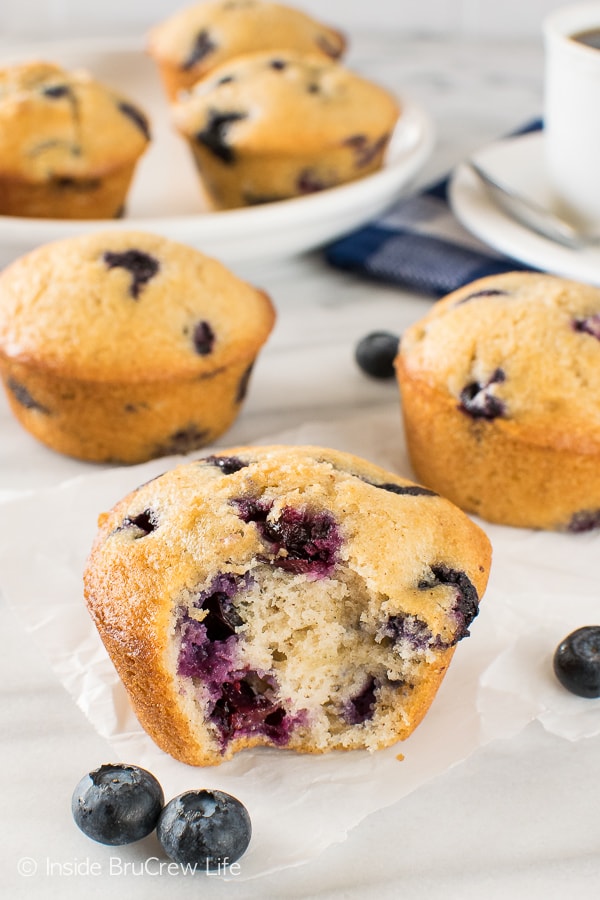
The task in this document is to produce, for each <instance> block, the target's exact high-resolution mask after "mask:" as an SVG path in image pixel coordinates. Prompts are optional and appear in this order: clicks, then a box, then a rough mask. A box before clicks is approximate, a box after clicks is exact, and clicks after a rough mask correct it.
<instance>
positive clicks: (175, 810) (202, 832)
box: [156, 790, 252, 872]
mask: <svg viewBox="0 0 600 900" xmlns="http://www.w3.org/2000/svg"><path fill="white" fill-rule="evenodd" d="M156 833H157V836H158V840H159V841H160V844H161V846H162V848H163V850H164V851H165V853H166V854H167V856H169V857H170V858H171V859H173V860H175V862H178V863H179V864H180V865H188V866H198V867H199V868H201V869H203V870H204V871H207V872H208V871H214V870H216V869H218V868H220V867H221V866H224V865H227V866H228V865H231V863H234V862H236V860H238V859H239V858H240V856H242V854H243V853H245V852H246V849H247V847H248V844H249V843H250V837H251V834H252V826H251V823H250V816H249V815H248V811H247V810H246V807H245V806H244V805H243V804H242V803H240V801H239V800H237V799H236V798H235V797H232V796H231V794H226V793H225V792H224V791H215V790H200V791H186V793H184V794H180V795H179V796H178V797H175V798H174V799H173V800H171V801H170V803H167V805H166V806H165V808H164V810H163V811H162V813H161V816H160V819H159V820H158V826H157V829H156Z"/></svg>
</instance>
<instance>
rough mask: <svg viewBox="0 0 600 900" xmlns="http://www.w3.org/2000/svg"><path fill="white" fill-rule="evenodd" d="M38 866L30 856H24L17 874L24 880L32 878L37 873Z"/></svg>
mask: <svg viewBox="0 0 600 900" xmlns="http://www.w3.org/2000/svg"><path fill="white" fill-rule="evenodd" d="M37 867H38V864H37V863H36V861H35V859H32V858H31V857H30V856H22V857H21V859H20V860H19V862H18V863H17V872H18V873H19V875H22V876H23V877H24V878H30V877H31V876H32V875H35V873H36V872H37Z"/></svg>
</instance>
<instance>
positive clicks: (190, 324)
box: [0, 231, 275, 382]
mask: <svg viewBox="0 0 600 900" xmlns="http://www.w3.org/2000/svg"><path fill="white" fill-rule="evenodd" d="M274 316H275V314H274V311H273V307H272V305H271V302H270V300H269V298H268V297H267V296H266V295H265V294H264V293H263V292H262V291H259V290H257V289H255V288H254V287H251V286H250V285H249V284H246V283H245V282H243V281H240V279H238V278H237V277H236V276H235V275H233V274H232V273H231V272H230V271H229V270H228V269H226V268H225V267H224V266H223V265H221V263H219V262H217V261H216V260H214V259H210V258H209V257H206V256H204V255H203V254H202V253H200V252H199V251H198V250H195V249H193V248H191V247H188V246H186V245H183V244H179V243H176V242H174V241H170V240H167V239H166V238H163V237H159V236H158V235H153V234H149V233H146V232H135V231H112V232H111V231H107V232H101V233H96V234H91V235H83V236H79V237H74V238H67V239H65V240H61V241H56V242H54V243H51V244H45V245H43V246H42V247H39V248H37V249H36V250H34V251H33V252H31V253H29V254H27V255H26V256H23V257H21V258H20V259H18V260H16V261H15V262H14V263H12V264H11V265H10V266H9V267H8V268H6V269H5V270H4V272H2V274H1V275H0V353H2V354H4V356H5V357H8V358H11V359H16V360H20V361H22V362H24V363H27V362H31V363H32V364H35V365H37V366H39V367H41V368H45V369H47V370H48V371H49V372H57V373H60V374H61V375H63V376H65V377H68V376H72V377H75V378H80V379H88V380H91V381H102V382H113V381H114V382H121V381H125V382H152V381H156V380H168V379H170V378H178V377H179V378H182V377H183V378H185V377H190V378H191V377H195V376H198V377H199V378H208V377H210V376H211V375H213V374H216V373H217V372H218V371H220V370H221V369H222V368H223V367H224V366H226V365H227V363H228V362H229V361H231V360H239V359H242V360H243V359H248V361H251V360H252V359H253V358H254V356H255V355H256V352H257V351H258V349H259V347H260V346H261V345H262V343H264V341H265V340H266V338H267V336H268V334H269V332H270V331H271V328H272V327H273V322H274Z"/></svg>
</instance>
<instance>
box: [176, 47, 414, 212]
mask: <svg viewBox="0 0 600 900" xmlns="http://www.w3.org/2000/svg"><path fill="white" fill-rule="evenodd" d="M398 115H399V105H398V103H397V101H396V100H395V98H394V97H392V96H391V94H389V93H388V92H387V91H386V90H384V89H383V88H382V87H379V86H378V85H376V84H373V83H372V82H370V81H367V80H366V79H364V78H361V77H360V76H358V75H356V74H354V73H353V72H350V71H348V70H347V69H345V68H343V67H342V66H340V65H339V64H337V63H334V62H329V61H324V60H322V59H318V58H316V57H309V56H299V55H298V54H292V53H289V52H278V53H276V54H273V53H259V54H251V55H248V56H244V57H238V58H237V59H235V60H233V61H231V62H229V63H225V64H224V65H222V66H219V67H218V69H216V70H215V71H214V72H213V73H212V74H211V76H210V77H209V78H206V79H204V80H203V81H201V82H199V83H198V84H197V85H196V86H195V88H194V89H193V91H192V92H191V93H190V94H189V95H187V96H186V97H185V98H183V99H182V100H181V101H180V102H179V103H178V104H175V106H174V108H173V116H174V121H175V125H176V126H177V128H178V129H179V131H180V132H181V133H182V135H183V136H184V137H185V138H186V139H187V140H188V141H189V145H190V148H191V150H192V153H193V155H194V159H195V162H196V165H197V167H198V171H199V173H200V177H201V180H202V182H203V184H204V188H205V190H206V193H207V194H208V198H209V200H210V201H211V202H212V203H213V205H214V206H216V207H239V206H250V205H253V204H257V203H267V202H271V201H274V200H284V199H287V198H290V197H298V196H301V195H303V194H310V193H314V192H315V191H321V190H323V189H324V188H330V187H334V186H335V185H338V184H343V183H345V182H348V181H353V180H355V179H357V178H361V177H363V176H364V175H368V174H369V173H371V172H373V171H375V170H376V169H378V168H380V166H381V164H382V162H383V158H384V154H385V150H386V148H387V146H388V143H389V140H390V137H391V134H392V131H393V128H394V125H395V124H396V120H397V118H398Z"/></svg>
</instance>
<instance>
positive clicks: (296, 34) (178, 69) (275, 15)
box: [148, 0, 345, 100]
mask: <svg viewBox="0 0 600 900" xmlns="http://www.w3.org/2000/svg"><path fill="white" fill-rule="evenodd" d="M284 49H288V50H296V51H297V52H298V53H313V54H316V55H320V56H323V57H324V58H329V59H337V58H338V57H340V56H341V55H342V53H343V51H344V49H345V40H344V37H343V36H342V35H341V34H340V32H339V31H336V30H335V29H333V28H328V27H327V26H326V25H322V24H321V23H320V22H315V21H314V20H313V19H311V18H310V17H309V16H307V15H305V13H303V12H300V10H297V9H294V8H292V7H289V6H282V5H280V4H278V3H263V2H262V0H216V2H208V3H196V4H194V5H193V6H188V7H186V8H184V9H181V10H180V11H179V12H177V13H175V15H173V16H171V17H170V18H169V19H167V20H166V21H165V22H162V23H160V24H159V25H157V26H156V27H155V28H154V29H153V30H152V31H151V32H150V35H149V38H148V52H149V54H150V56H151V57H152V58H153V59H154V60H155V61H156V63H157V65H158V68H159V72H160V74H161V77H162V80H163V84H164V87H165V90H166V92H167V94H168V96H169V98H170V99H171V100H175V99H176V97H177V95H178V94H179V92H180V91H182V90H183V91H185V90H189V89H190V88H191V87H192V85H193V84H195V83H196V81H199V80H200V79H201V78H204V77H205V76H206V75H207V74H208V73H209V72H210V71H211V70H212V69H214V68H215V66H218V65H220V64H221V63H223V62H226V61H227V60H230V59H233V58H234V57H236V56H242V55H244V54H246V53H253V52H257V51H260V50H268V51H273V50H284Z"/></svg>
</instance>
